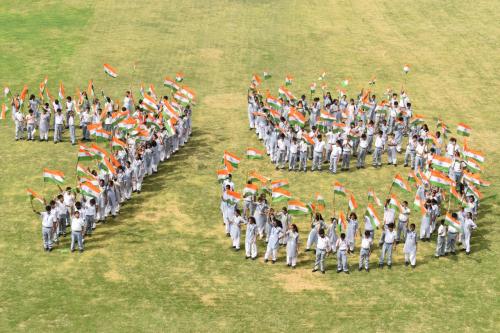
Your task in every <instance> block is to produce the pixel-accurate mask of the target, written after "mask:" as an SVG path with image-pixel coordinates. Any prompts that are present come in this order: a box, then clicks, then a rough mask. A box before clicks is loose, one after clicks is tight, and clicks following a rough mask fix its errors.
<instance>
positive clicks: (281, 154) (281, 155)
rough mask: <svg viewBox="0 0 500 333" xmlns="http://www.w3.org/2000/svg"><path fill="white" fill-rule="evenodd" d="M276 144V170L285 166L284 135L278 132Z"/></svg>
mask: <svg viewBox="0 0 500 333" xmlns="http://www.w3.org/2000/svg"><path fill="white" fill-rule="evenodd" d="M277 145H278V150H277V158H276V170H278V169H283V168H285V162H286V159H285V158H286V144H285V135H284V134H283V133H280V135H279V137H278V142H277Z"/></svg>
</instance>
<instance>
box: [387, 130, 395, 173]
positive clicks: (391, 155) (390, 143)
mask: <svg viewBox="0 0 500 333" xmlns="http://www.w3.org/2000/svg"><path fill="white" fill-rule="evenodd" d="M396 146H397V143H396V140H395V139H394V134H393V133H391V134H389V135H388V139H387V165H391V164H392V165H394V166H397V152H396Z"/></svg>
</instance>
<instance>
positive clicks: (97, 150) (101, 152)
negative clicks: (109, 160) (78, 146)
mask: <svg viewBox="0 0 500 333" xmlns="http://www.w3.org/2000/svg"><path fill="white" fill-rule="evenodd" d="M89 151H90V153H91V154H92V155H93V156H94V158H95V159H102V158H104V157H107V156H108V155H109V154H108V152H107V151H106V150H105V149H102V148H101V147H99V146H98V145H96V144H92V146H90V149H89Z"/></svg>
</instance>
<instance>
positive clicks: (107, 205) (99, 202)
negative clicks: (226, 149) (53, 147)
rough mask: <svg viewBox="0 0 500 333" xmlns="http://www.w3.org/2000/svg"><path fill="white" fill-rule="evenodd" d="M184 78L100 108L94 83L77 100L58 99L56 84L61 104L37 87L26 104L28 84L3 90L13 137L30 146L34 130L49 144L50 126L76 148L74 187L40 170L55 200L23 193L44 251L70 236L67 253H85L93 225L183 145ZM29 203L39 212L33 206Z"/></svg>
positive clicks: (57, 138)
mask: <svg viewBox="0 0 500 333" xmlns="http://www.w3.org/2000/svg"><path fill="white" fill-rule="evenodd" d="M105 71H106V66H105ZM108 74H109V73H108ZM182 80H183V77H182V76H181V74H178V75H177V80H175V81H174V80H171V79H169V78H166V79H165V86H167V87H168V88H170V94H166V95H164V96H161V95H157V94H156V92H155V90H154V87H153V86H152V85H150V87H149V89H148V91H145V90H144V88H143V86H142V85H141V89H140V93H141V97H140V98H139V99H138V101H137V102H135V100H134V97H133V94H132V92H131V91H126V92H125V95H124V97H123V103H122V104H120V102H119V101H118V100H116V101H113V99H112V98H111V97H109V96H106V95H104V93H103V94H102V95H103V97H104V98H103V99H104V101H105V102H104V104H101V101H100V100H99V98H97V96H96V94H95V92H94V87H93V83H92V82H90V83H89V88H88V91H87V92H82V93H81V94H79V95H78V98H77V99H76V101H75V99H73V98H72V97H71V96H64V95H63V92H62V88H61V87H62V85H60V93H59V96H60V97H64V99H65V101H66V102H65V103H64V104H62V103H61V102H60V101H59V100H58V99H53V98H52V96H51V95H50V94H49V92H48V90H47V88H46V87H44V89H43V90H42V88H40V94H39V97H40V99H38V98H36V97H34V95H31V97H30V98H29V100H27V101H29V103H27V101H26V100H25V98H26V96H27V87H25V88H24V89H23V92H22V93H21V94H18V95H15V96H14V95H12V94H10V93H9V99H10V100H11V107H12V117H13V119H14V121H15V126H16V127H15V128H16V129H15V135H16V137H15V139H16V140H18V139H22V138H23V136H24V135H25V134H26V139H27V140H33V141H35V137H34V132H35V130H37V129H38V130H39V132H40V137H39V140H40V141H47V140H48V133H49V130H50V129H53V133H54V135H53V138H54V143H58V142H62V141H63V137H64V136H63V135H64V134H65V132H69V141H70V142H71V143H72V144H78V147H79V148H78V157H77V163H76V179H75V183H74V184H75V185H72V184H71V183H72V182H70V181H68V180H67V179H66V177H65V175H64V173H63V172H62V171H60V170H54V169H48V168H46V169H44V170H43V178H44V181H45V182H47V183H53V184H55V185H56V186H57V193H56V194H55V196H53V197H50V198H46V197H45V196H44V195H41V194H39V193H37V192H35V191H34V190H32V189H28V190H27V194H28V196H29V197H30V199H31V206H32V209H33V211H34V212H35V213H36V214H38V215H39V216H40V218H41V224H42V239H43V248H44V250H45V251H47V252H50V251H52V249H53V248H54V246H56V245H58V244H59V243H60V240H61V238H64V237H66V235H67V234H70V235H71V243H70V250H71V251H72V252H73V251H75V250H76V248H78V250H79V251H80V252H83V250H84V241H85V240H87V238H88V237H91V236H92V233H93V231H94V230H95V229H96V227H97V226H98V225H99V224H101V223H106V222H108V221H110V220H112V219H114V218H115V217H117V216H118V214H119V212H120V208H121V207H122V206H123V205H125V204H126V202H127V201H128V200H130V199H131V198H132V196H133V193H137V194H139V193H141V190H142V183H143V180H144V178H146V177H148V176H151V175H152V174H155V173H157V172H158V166H159V165H160V163H162V162H165V161H166V160H168V159H170V157H171V156H172V155H173V154H175V153H176V152H177V151H178V150H179V149H180V148H181V147H183V146H184V145H185V144H186V143H187V142H188V140H189V137H190V135H191V133H192V125H191V119H192V105H193V104H194V98H195V96H194V93H193V92H192V91H191V90H190V89H189V88H188V87H186V86H181V85H180V82H182ZM44 82H45V83H46V81H44ZM41 86H42V85H41ZM44 93H45V94H46V95H45V94H44ZM180 95H182V97H180ZM27 104H29V105H27ZM37 124H38V125H37ZM77 128H78V129H79V130H81V134H78V133H77ZM34 201H35V203H36V202H38V204H35V205H42V206H43V208H42V209H35V205H34V204H33V203H34Z"/></svg>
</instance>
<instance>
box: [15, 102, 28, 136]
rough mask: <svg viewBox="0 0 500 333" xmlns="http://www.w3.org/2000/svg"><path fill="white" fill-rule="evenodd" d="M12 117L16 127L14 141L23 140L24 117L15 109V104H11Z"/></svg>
mask: <svg viewBox="0 0 500 333" xmlns="http://www.w3.org/2000/svg"><path fill="white" fill-rule="evenodd" d="M12 110H13V112H12V117H13V118H14V123H15V125H16V138H15V139H16V141H17V140H24V121H25V120H24V115H23V113H22V112H21V110H19V109H15V104H14V103H12Z"/></svg>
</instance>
